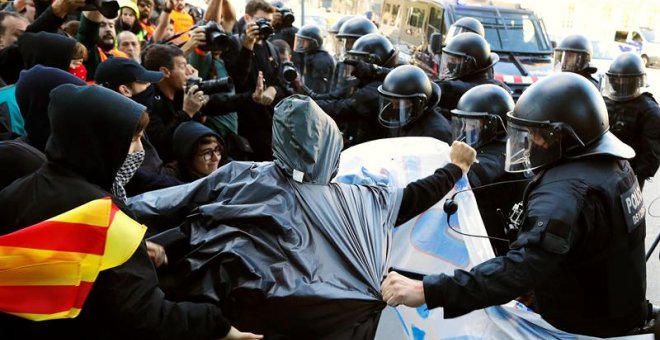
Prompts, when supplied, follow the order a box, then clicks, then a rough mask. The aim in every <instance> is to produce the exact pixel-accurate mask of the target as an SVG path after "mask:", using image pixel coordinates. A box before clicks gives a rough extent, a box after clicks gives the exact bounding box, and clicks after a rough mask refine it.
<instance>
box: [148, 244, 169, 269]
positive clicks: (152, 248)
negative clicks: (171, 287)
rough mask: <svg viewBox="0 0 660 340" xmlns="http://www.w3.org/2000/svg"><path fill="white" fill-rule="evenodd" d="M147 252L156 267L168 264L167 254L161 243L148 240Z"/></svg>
mask: <svg viewBox="0 0 660 340" xmlns="http://www.w3.org/2000/svg"><path fill="white" fill-rule="evenodd" d="M147 254H149V258H150V259H151V262H153V263H154V266H156V268H158V267H160V266H162V265H164V264H165V265H166V264H167V254H165V248H163V247H162V246H161V245H159V244H156V243H153V242H150V241H147Z"/></svg>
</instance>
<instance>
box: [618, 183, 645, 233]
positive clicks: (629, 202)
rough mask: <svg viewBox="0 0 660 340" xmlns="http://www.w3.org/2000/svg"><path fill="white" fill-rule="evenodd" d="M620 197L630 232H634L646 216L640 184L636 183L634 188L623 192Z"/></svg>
mask: <svg viewBox="0 0 660 340" xmlns="http://www.w3.org/2000/svg"><path fill="white" fill-rule="evenodd" d="M619 199H620V200H621V209H622V210H623V216H624V218H625V219H626V226H627V227H628V232H632V231H633V230H635V228H637V227H638V226H639V225H640V224H641V223H642V221H643V220H644V217H645V216H646V208H644V201H643V199H642V190H641V189H640V188H639V184H637V183H635V185H634V186H633V187H632V188H630V189H628V191H626V192H624V193H623V194H621V195H620V196H619Z"/></svg>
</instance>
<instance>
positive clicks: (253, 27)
mask: <svg viewBox="0 0 660 340" xmlns="http://www.w3.org/2000/svg"><path fill="white" fill-rule="evenodd" d="M257 40H259V26H257V24H255V23H248V24H247V25H246V27H245V35H243V47H245V48H247V49H248V50H250V51H251V50H252V49H253V48H254V44H255V43H256V42H257Z"/></svg>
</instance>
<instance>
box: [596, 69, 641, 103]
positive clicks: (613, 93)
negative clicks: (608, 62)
mask: <svg viewBox="0 0 660 340" xmlns="http://www.w3.org/2000/svg"><path fill="white" fill-rule="evenodd" d="M604 78H605V83H604V84H603V85H602V93H603V96H605V97H608V98H610V99H612V100H616V101H622V100H630V99H635V98H637V97H639V96H640V95H641V94H642V92H644V88H645V87H646V74H641V75H635V76H618V75H609V74H608V75H606V76H605V77H604Z"/></svg>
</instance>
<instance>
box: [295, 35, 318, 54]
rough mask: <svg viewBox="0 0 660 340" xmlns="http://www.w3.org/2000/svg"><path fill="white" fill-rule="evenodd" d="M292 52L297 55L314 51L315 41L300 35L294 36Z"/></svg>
mask: <svg viewBox="0 0 660 340" xmlns="http://www.w3.org/2000/svg"><path fill="white" fill-rule="evenodd" d="M293 45H294V48H293V50H294V51H295V52H299V53H307V52H311V51H314V50H316V48H317V46H316V41H315V40H313V39H309V38H306V37H303V36H300V35H296V41H295V43H294V44H293Z"/></svg>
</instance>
